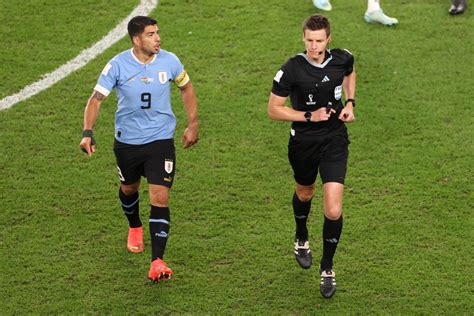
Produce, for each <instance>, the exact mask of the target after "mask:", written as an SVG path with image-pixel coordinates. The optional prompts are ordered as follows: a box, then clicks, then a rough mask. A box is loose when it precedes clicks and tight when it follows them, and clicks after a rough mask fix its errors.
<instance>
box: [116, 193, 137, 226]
mask: <svg viewBox="0 0 474 316" xmlns="http://www.w3.org/2000/svg"><path fill="white" fill-rule="evenodd" d="M119 198H120V204H121V205H122V209H123V212H124V214H125V216H127V219H128V224H129V226H130V227H131V228H137V227H140V226H142V222H141V221H140V214H139V208H140V196H139V195H138V191H137V192H135V194H132V195H131V196H127V195H125V193H123V192H122V189H121V188H120V189H119Z"/></svg>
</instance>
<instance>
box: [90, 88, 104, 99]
mask: <svg viewBox="0 0 474 316" xmlns="http://www.w3.org/2000/svg"><path fill="white" fill-rule="evenodd" d="M92 98H94V99H96V100H97V101H103V100H104V99H105V95H103V94H102V93H100V92H99V91H97V90H94V92H93V93H92Z"/></svg>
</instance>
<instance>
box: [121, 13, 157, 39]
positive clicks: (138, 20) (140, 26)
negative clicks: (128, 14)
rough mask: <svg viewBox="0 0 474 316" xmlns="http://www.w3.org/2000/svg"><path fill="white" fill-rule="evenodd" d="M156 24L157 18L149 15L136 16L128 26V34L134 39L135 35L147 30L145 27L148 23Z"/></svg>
mask: <svg viewBox="0 0 474 316" xmlns="http://www.w3.org/2000/svg"><path fill="white" fill-rule="evenodd" d="M156 24H157V22H156V20H155V19H152V18H150V17H147V16H141V15H138V16H136V17H133V18H132V19H131V20H130V21H129V22H128V26H127V30H128V35H129V36H130V39H131V40H132V41H133V37H135V36H137V35H140V34H141V33H143V31H144V30H145V27H147V26H148V25H156Z"/></svg>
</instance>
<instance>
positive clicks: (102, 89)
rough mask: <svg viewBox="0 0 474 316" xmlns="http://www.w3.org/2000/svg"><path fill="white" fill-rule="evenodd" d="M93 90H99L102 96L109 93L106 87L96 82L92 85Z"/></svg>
mask: <svg viewBox="0 0 474 316" xmlns="http://www.w3.org/2000/svg"><path fill="white" fill-rule="evenodd" d="M94 90H95V91H97V92H100V93H101V94H103V95H104V96H108V95H109V94H110V91H109V90H107V89H106V88H104V87H102V86H101V85H100V84H96V85H95V87H94Z"/></svg>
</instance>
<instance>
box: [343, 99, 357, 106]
mask: <svg viewBox="0 0 474 316" xmlns="http://www.w3.org/2000/svg"><path fill="white" fill-rule="evenodd" d="M349 102H352V107H354V108H355V106H356V100H354V99H347V100H346V102H345V103H344V106H346V105H347V103H349Z"/></svg>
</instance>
